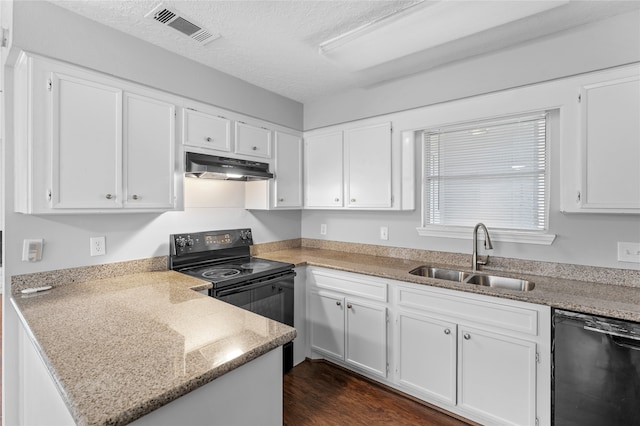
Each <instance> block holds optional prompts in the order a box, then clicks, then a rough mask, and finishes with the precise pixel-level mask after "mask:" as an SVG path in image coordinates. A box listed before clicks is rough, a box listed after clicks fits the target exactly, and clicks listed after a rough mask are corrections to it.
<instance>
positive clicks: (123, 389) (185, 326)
mask: <svg viewBox="0 0 640 426" xmlns="http://www.w3.org/2000/svg"><path fill="white" fill-rule="evenodd" d="M208 287H211V284H210V283H207V282H205V281H201V280H199V279H196V278H192V277H189V276H186V275H184V274H180V273H178V272H174V271H160V272H145V273H138V274H129V275H121V276H117V277H112V278H105V279H98V280H92V281H86V282H80V283H69V284H65V285H60V286H56V287H54V288H53V289H51V290H48V291H45V292H41V293H35V294H31V295H22V294H20V293H14V294H13V299H12V302H13V303H14V305H15V307H16V308H17V311H18V315H19V316H21V317H22V318H21V320H22V321H23V322H24V323H25V324H26V326H27V330H28V332H30V333H31V337H32V339H33V340H34V342H35V344H36V347H37V349H38V350H39V352H40V354H41V355H42V358H43V360H44V361H45V363H46V364H47V367H48V368H49V371H50V372H51V374H52V376H53V377H54V379H55V380H56V382H57V384H58V386H59V388H60V390H61V395H62V396H63V398H64V399H65V402H66V404H67V407H68V408H69V411H70V412H71V414H72V416H73V418H74V419H75V421H76V422H77V423H78V424H80V425H104V424H111V425H116V424H126V423H129V422H131V421H133V420H135V419H137V418H139V417H142V416H143V415H145V414H147V413H149V412H151V411H153V410H155V409H157V408H159V407H160V406H162V405H165V404H167V403H168V402H170V401H172V400H174V399H177V398H179V397H180V396H182V395H185V394H186V393H188V392H190V391H192V390H194V389H196V388H198V387H200V386H202V385H204V384H206V383H208V382H211V381H212V380H214V379H215V378H217V377H219V376H221V375H223V374H225V373H227V372H229V371H231V370H233V369H235V368H237V367H239V366H241V365H243V364H245V363H247V362H249V361H251V360H253V359H255V358H257V357H259V356H260V355H263V354H264V353H266V352H268V351H270V350H272V349H275V348H277V347H279V346H282V345H283V344H285V343H287V342H289V341H291V340H293V339H294V338H295V336H296V331H295V329H294V328H292V327H289V326H287V325H284V324H281V323H278V322H276V321H272V320H269V319H267V318H264V317H261V316H259V315H256V314H254V313H251V312H248V311H246V310H243V309H240V308H237V307H234V306H232V305H229V304H227V303H224V302H221V301H219V300H216V299H214V298H211V297H208V296H206V295H203V294H200V293H198V292H197V291H194V289H195V290H201V289H206V288H208Z"/></svg>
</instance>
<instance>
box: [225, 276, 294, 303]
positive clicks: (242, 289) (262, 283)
mask: <svg viewBox="0 0 640 426" xmlns="http://www.w3.org/2000/svg"><path fill="white" fill-rule="evenodd" d="M292 277H295V273H291V274H286V275H280V276H277V277H273V278H271V279H267V280H264V281H258V282H257V283H255V284H249V285H240V286H238V287H233V288H230V289H228V290H220V291H218V292H217V297H224V296H229V295H231V294H237V293H243V292H245V291H249V290H254V289H256V288H260V287H264V286H265V285H269V284H273V283H277V282H280V281H282V280H285V279H287V278H292Z"/></svg>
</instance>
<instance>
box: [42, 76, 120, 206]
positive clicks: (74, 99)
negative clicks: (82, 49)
mask: <svg viewBox="0 0 640 426" xmlns="http://www.w3.org/2000/svg"><path fill="white" fill-rule="evenodd" d="M51 85H52V96H51V101H52V105H51V113H52V128H51V130H52V164H51V168H52V170H51V171H52V182H51V185H52V188H51V197H50V198H51V207H52V208H54V209H82V208H101V209H108V208H119V207H121V206H122V199H121V194H120V192H121V188H122V181H121V179H122V166H121V164H122V152H121V149H122V91H121V90H120V89H117V88H115V87H109V86H106V85H104V84H100V83H96V82H93V81H91V80H89V79H82V78H77V77H75V76H69V75H65V74H61V73H55V72H54V73H52V75H51Z"/></svg>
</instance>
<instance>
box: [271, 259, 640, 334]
mask: <svg viewBox="0 0 640 426" xmlns="http://www.w3.org/2000/svg"><path fill="white" fill-rule="evenodd" d="M259 257H263V258H266V259H271V260H279V261H282V262H289V263H293V264H295V265H297V266H302V265H312V266H322V267H326V268H332V269H337V270H341V271H347V272H355V273H360V274H366V275H372V276H376V277H382V278H390V279H394V280H399V281H406V282H411V283H415V284H420V285H428V286H433V287H441V288H448V289H453V290H462V291H466V292H472V293H478V294H485V295H489V296H496V297H501V298H506V299H512V300H519V301H523V302H530V303H538V304H542V305H548V306H551V307H554V308H561V309H567V310H571V311H576V312H583V313H589V314H594V315H602V316H608V317H614V318H619V319H625V320H630V321H636V322H640V287H634V286H628V285H614V284H601V283H597V282H590V281H582V280H575V279H564V278H557V277H553V276H541V275H530V274H514V273H513V272H505V271H492V270H491V269H487V270H485V271H481V272H485V273H496V274H498V275H502V276H512V277H518V278H524V279H527V280H529V281H532V282H534V283H535V288H534V289H533V290H531V291H526V292H525V291H516V290H505V289H498V288H490V287H485V286H478V285H473V284H466V283H459V282H453V281H445V280H439V279H433V278H427V277H421V276H416V275H412V274H410V273H409V271H411V270H412V269H414V268H415V267H417V266H420V265H424V264H425V263H428V264H430V265H435V266H444V267H449V268H451V267H452V265H437V264H435V263H433V262H424V261H419V260H405V259H401V258H394V257H384V256H373V255H368V254H354V253H345V252H344V251H333V250H326V249H317V248H307V247H302V248H292V249H286V250H278V251H272V252H265V253H260V254H259ZM453 268H458V269H464V270H467V271H470V268H469V267H467V268H464V267H463V268H460V267H457V266H453ZM633 277H634V278H632V279H635V275H633Z"/></svg>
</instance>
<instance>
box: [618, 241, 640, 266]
mask: <svg viewBox="0 0 640 426" xmlns="http://www.w3.org/2000/svg"><path fill="white" fill-rule="evenodd" d="M618 261H620V262H633V263H640V243H623V242H618Z"/></svg>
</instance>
